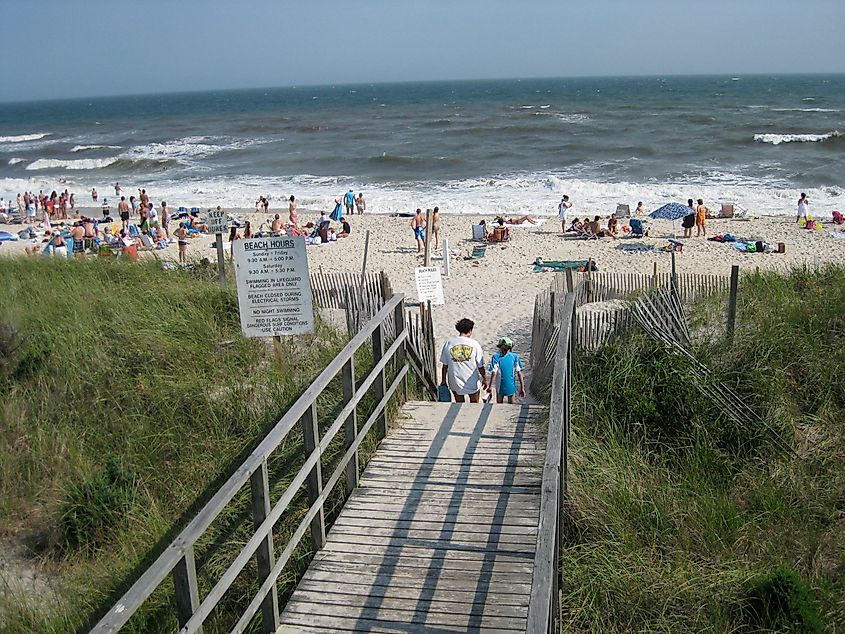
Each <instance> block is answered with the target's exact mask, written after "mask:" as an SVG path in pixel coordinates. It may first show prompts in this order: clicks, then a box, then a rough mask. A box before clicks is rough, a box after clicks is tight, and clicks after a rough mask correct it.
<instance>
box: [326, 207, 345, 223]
mask: <svg viewBox="0 0 845 634" xmlns="http://www.w3.org/2000/svg"><path fill="white" fill-rule="evenodd" d="M329 218H331V219H332V220H334V221H335V222H340V221H341V219H343V203H338V204H337V205H335V208H334V211H333V212H332V213H331V215H330V216H329Z"/></svg>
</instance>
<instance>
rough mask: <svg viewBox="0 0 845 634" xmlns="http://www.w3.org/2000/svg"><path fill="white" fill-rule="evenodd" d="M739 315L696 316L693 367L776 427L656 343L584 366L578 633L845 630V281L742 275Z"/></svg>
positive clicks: (578, 438)
mask: <svg viewBox="0 0 845 634" xmlns="http://www.w3.org/2000/svg"><path fill="white" fill-rule="evenodd" d="M738 312H739V321H738V330H737V333H736V336H735V338H734V340H733V341H728V340H726V339H725V338H724V335H723V334H719V335H716V334H714V333H724V322H723V319H724V313H720V312H719V311H714V310H713V306H712V304H708V303H707V302H705V303H704V304H702V305H700V306H699V307H698V308H697V311H696V314H695V319H694V323H695V324H696V328H697V330H698V332H699V333H706V337H701V336H700V337H697V338H696V341H697V342H698V343H696V344H695V353H696V356H697V357H698V359H699V360H701V361H702V362H704V363H705V364H706V365H708V366H709V367H710V368H712V369H714V370H715V371H716V374H717V375H718V376H719V377H721V378H722V380H724V381H725V382H727V383H728V384H730V385H731V386H733V387H734V388H735V389H736V390H737V391H738V392H739V393H740V394H741V395H742V396H743V397H744V399H745V400H746V401H747V402H748V403H749V404H750V405H751V406H752V407H753V408H754V409H755V411H757V412H758V413H759V414H760V415H761V417H762V420H763V421H765V423H766V425H761V424H760V423H755V422H754V421H751V420H749V421H747V422H746V423H745V424H742V425H740V424H737V423H734V422H732V421H731V420H730V419H729V418H728V417H726V416H724V415H723V414H722V413H721V412H720V411H719V409H718V408H715V407H714V406H713V404H712V403H711V402H710V399H709V398H707V397H704V396H702V395H701V394H700V393H699V391H698V390H696V389H695V388H694V387H693V386H692V383H691V381H692V380H694V379H692V378H691V375H690V374H689V373H688V372H687V371H686V368H685V362H684V361H683V360H681V359H679V358H678V357H677V356H673V355H671V354H669V353H667V352H666V351H664V350H663V349H662V348H660V347H659V346H658V345H657V344H655V343H654V342H652V341H650V340H647V339H646V338H645V336H640V335H633V336H627V337H626V338H625V340H624V341H619V340H617V341H615V342H614V343H612V344H610V345H608V346H606V347H605V348H603V349H602V350H600V351H599V352H597V353H595V354H586V353H582V354H580V355H579V357H578V359H577V362H576V369H575V374H574V385H573V414H574V417H575V418H574V422H573V438H572V444H571V447H572V456H571V460H572V465H571V467H570V471H569V473H570V481H569V499H568V501H567V511H568V512H567V520H566V524H565V527H564V529H565V542H564V543H565V554H564V558H563V583H564V585H563V588H564V591H563V601H562V609H563V619H564V627H565V631H572V632H579V631H585V632H586V631H630V632H634V631H637V632H639V631H648V632H759V631H777V632H823V631H830V632H833V631H839V630H840V629H843V628H845V599H843V597H845V271H843V269H842V268H839V267H831V268H828V269H826V270H824V271H822V272H821V273H819V274H815V273H810V272H808V271H794V272H792V273H790V274H787V275H777V274H772V273H767V274H755V275H751V276H747V277H744V278H743V279H742V282H741V285H740V296H739V311H738ZM775 434H776V435H778V436H779V437H780V438H781V439H783V440H785V441H786V442H787V444H788V445H789V446H790V448H791V449H792V450H794V454H791V453H789V452H785V451H782V450H780V449H778V448H777V447H776V446H775V445H774V443H773V442H772V438H773V435H775Z"/></svg>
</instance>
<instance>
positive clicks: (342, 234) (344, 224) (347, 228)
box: [337, 218, 352, 238]
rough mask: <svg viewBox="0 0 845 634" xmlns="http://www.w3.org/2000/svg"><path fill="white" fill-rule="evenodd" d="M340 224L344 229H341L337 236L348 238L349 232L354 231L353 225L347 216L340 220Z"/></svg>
mask: <svg viewBox="0 0 845 634" xmlns="http://www.w3.org/2000/svg"><path fill="white" fill-rule="evenodd" d="M340 225H341V227H342V228H343V231H341V232H340V233H339V234H337V237H338V238H348V237H349V234H350V233H352V227H351V226H350V224H349V220H348V219H347V218H344V219H343V220H341V221H340Z"/></svg>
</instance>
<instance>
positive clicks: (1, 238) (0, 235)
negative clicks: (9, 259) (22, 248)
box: [0, 231, 19, 242]
mask: <svg viewBox="0 0 845 634" xmlns="http://www.w3.org/2000/svg"><path fill="white" fill-rule="evenodd" d="M18 239H19V238H18V236H16V235H15V234H13V233H9V232H8V231H0V242H17V241H18Z"/></svg>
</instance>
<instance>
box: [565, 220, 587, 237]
mask: <svg viewBox="0 0 845 634" xmlns="http://www.w3.org/2000/svg"><path fill="white" fill-rule="evenodd" d="M583 230H584V224H583V223H582V222H581V219H580V218H573V219H572V224H570V225H569V229H567V231H575V232H576V233H578V232H580V231H583Z"/></svg>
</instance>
